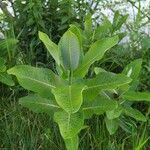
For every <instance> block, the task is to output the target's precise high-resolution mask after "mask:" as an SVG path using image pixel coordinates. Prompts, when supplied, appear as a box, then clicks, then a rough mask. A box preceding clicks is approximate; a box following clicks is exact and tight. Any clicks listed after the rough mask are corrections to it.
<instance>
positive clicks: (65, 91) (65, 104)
mask: <svg viewBox="0 0 150 150" xmlns="http://www.w3.org/2000/svg"><path fill="white" fill-rule="evenodd" d="M84 87H85V86H84V85H66V86H63V87H59V88H55V89H53V90H52V92H53V94H54V95H55V99H56V101H57V103H58V104H59V106H60V107H61V108H63V109H64V110H65V111H66V112H68V113H75V112H77V111H78V110H79V109H80V107H81V105H82V102H83V98H82V91H83V89H84Z"/></svg>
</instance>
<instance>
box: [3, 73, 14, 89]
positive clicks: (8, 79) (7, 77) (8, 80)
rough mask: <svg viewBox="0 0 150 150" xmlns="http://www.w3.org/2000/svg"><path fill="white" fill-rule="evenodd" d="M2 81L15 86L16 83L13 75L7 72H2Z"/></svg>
mask: <svg viewBox="0 0 150 150" xmlns="http://www.w3.org/2000/svg"><path fill="white" fill-rule="evenodd" d="M0 82H2V83H4V84H6V85H9V86H14V85H15V83H14V81H13V80H12V78H11V76H10V75H8V74H7V73H6V72H0Z"/></svg>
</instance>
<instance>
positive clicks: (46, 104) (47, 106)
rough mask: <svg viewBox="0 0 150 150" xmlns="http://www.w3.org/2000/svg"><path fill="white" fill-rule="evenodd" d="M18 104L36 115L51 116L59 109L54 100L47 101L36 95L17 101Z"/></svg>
mask: <svg viewBox="0 0 150 150" xmlns="http://www.w3.org/2000/svg"><path fill="white" fill-rule="evenodd" d="M19 103H20V104H21V105H22V106H24V107H26V108H28V109H30V110H32V111H33V112H36V113H47V114H49V115H50V114H53V113H54V111H56V110H59V109H60V107H59V106H58V105H57V104H56V102H55V101H54V100H49V99H46V98H43V97H40V96H38V95H29V96H26V97H22V98H20V99H19Z"/></svg>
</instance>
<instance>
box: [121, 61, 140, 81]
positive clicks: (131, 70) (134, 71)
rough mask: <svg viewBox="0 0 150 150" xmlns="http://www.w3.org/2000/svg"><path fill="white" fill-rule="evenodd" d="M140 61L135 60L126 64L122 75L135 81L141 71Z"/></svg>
mask: <svg viewBox="0 0 150 150" xmlns="http://www.w3.org/2000/svg"><path fill="white" fill-rule="evenodd" d="M141 65H142V59H136V60H134V61H132V62H131V63H130V64H128V65H127V66H126V67H125V69H124V70H123V72H122V73H123V74H125V75H127V76H128V77H131V79H133V80H135V79H137V78H138V76H139V73H140V71H141V67H142V66H141Z"/></svg>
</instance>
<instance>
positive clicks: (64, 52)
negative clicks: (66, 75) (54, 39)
mask: <svg viewBox="0 0 150 150" xmlns="http://www.w3.org/2000/svg"><path fill="white" fill-rule="evenodd" d="M59 50H60V55H61V61H62V66H63V67H64V69H66V70H75V69H76V68H77V67H78V65H79V61H80V42H79V39H78V37H77V36H76V35H75V34H74V33H72V32H71V31H70V30H69V31H67V32H66V33H65V34H64V35H63V36H62V38H61V39H60V42H59Z"/></svg>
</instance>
